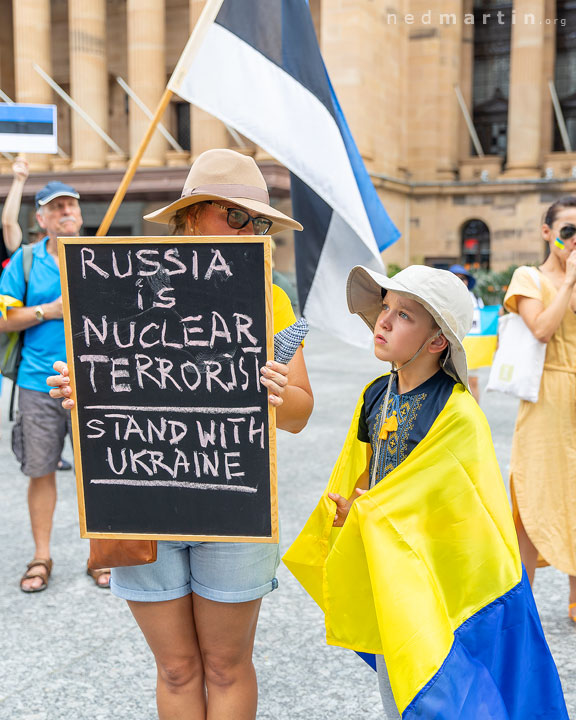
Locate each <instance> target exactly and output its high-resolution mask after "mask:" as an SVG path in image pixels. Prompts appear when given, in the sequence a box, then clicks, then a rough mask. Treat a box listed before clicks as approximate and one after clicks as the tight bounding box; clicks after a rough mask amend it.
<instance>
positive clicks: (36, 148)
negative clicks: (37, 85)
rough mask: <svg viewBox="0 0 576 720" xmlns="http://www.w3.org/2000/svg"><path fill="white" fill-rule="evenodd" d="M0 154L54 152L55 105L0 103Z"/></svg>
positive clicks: (55, 137) (55, 141)
mask: <svg viewBox="0 0 576 720" xmlns="http://www.w3.org/2000/svg"><path fill="white" fill-rule="evenodd" d="M0 151H2V152H12V153H17V152H28V153H56V152H58V145H57V130H56V105H28V104H16V103H13V104H11V105H8V104H5V103H0Z"/></svg>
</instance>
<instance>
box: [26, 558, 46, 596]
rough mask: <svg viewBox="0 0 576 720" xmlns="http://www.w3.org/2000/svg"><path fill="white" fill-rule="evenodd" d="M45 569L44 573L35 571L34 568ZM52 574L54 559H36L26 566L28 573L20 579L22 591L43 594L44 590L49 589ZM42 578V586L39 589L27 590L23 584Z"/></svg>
mask: <svg viewBox="0 0 576 720" xmlns="http://www.w3.org/2000/svg"><path fill="white" fill-rule="evenodd" d="M35 567H37V568H44V572H42V571H38V570H37V571H35V572H34V570H33V568H35ZM51 573H52V559H51V558H49V559H48V560H43V559H42V558H34V560H32V562H29V563H28V565H27V566H26V572H25V573H24V575H22V577H21V578H20V590H22V592H25V593H37V592H42V590H46V588H47V587H48V580H50V574H51ZM37 577H38V578H41V580H42V585H40V586H39V587H30V588H25V587H24V586H23V585H22V583H23V582H24V580H31V579H32V578H37Z"/></svg>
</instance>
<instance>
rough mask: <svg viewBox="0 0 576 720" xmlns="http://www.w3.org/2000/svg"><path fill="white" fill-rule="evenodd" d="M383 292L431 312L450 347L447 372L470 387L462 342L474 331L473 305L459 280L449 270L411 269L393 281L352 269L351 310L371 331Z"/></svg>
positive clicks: (358, 267) (445, 365)
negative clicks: (390, 292)
mask: <svg viewBox="0 0 576 720" xmlns="http://www.w3.org/2000/svg"><path fill="white" fill-rule="evenodd" d="M382 288H383V289H384V290H392V291H393V292H395V293H398V295H402V296H404V297H407V298H410V299H411V300H415V301H416V302H418V303H420V305H422V306H423V307H425V308H426V310H428V312H429V313H430V315H432V317H433V318H434V321H435V322H436V323H437V325H438V327H439V328H440V329H441V331H442V334H443V335H444V337H445V338H446V339H447V340H448V343H449V348H450V350H449V353H448V355H447V357H446V358H445V360H444V362H443V368H444V370H445V371H446V372H447V373H448V375H450V376H452V377H453V378H454V379H455V380H457V381H458V382H461V383H462V384H463V385H464V387H468V366H467V364H466V353H465V352H464V347H463V346H462V340H463V339H464V336H465V335H467V334H468V332H469V330H470V328H471V327H472V319H473V314H474V303H473V302H472V298H471V296H470V293H469V292H468V288H467V287H466V285H465V284H464V283H463V282H462V281H461V280H460V278H458V277H457V276H456V275H454V274H453V273H451V272H449V271H448V270H438V269H437V268H431V267H426V266H425V265H411V266H410V267H407V268H406V269H405V270H401V271H400V272H399V273H398V274H397V275H394V277H392V278H389V277H387V276H386V275H382V274H381V273H377V272H374V271H373V270H369V269H368V268H365V267H362V266H361V265H357V266H356V267H355V268H352V270H351V272H350V275H349V276H348V283H347V286H346V294H347V297H348V308H349V309H350V312H351V313H355V314H356V315H359V316H360V317H361V318H362V320H364V322H365V323H366V325H368V327H369V328H370V330H372V331H374V325H375V324H376V320H377V319H378V315H379V314H380V312H381V309H382Z"/></svg>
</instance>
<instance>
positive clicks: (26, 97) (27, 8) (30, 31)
mask: <svg viewBox="0 0 576 720" xmlns="http://www.w3.org/2000/svg"><path fill="white" fill-rule="evenodd" d="M12 11H13V21H14V59H15V67H14V74H15V80H16V83H15V84H16V88H15V89H16V98H15V100H16V102H20V103H41V104H46V105H50V104H52V103H53V102H54V97H53V95H52V90H51V88H50V86H49V85H48V84H47V83H46V82H45V81H44V80H43V79H42V78H41V77H40V75H38V73H37V72H36V71H35V70H34V67H33V65H34V63H36V64H37V65H39V66H40V67H41V68H42V69H43V70H44V71H45V72H47V73H48V74H49V75H51V74H52V59H51V55H50V40H51V34H50V0H14V2H13V4H12ZM49 157H50V156H49V155H40V154H37V155H30V157H29V163H30V169H31V170H32V171H41V170H46V169H48V167H49Z"/></svg>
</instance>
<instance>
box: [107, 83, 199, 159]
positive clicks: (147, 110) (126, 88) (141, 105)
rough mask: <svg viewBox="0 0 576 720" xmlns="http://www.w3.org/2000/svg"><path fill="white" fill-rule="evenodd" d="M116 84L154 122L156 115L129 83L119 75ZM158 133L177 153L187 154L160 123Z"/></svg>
mask: <svg viewBox="0 0 576 720" xmlns="http://www.w3.org/2000/svg"><path fill="white" fill-rule="evenodd" d="M116 82H117V83H118V85H120V87H121V88H122V90H124V92H125V93H126V95H128V97H129V98H130V99H131V100H133V101H134V103H135V104H136V105H137V106H138V107H139V108H140V110H142V112H143V113H144V115H146V117H147V118H148V120H152V118H153V117H154V113H153V112H152V111H151V110H150V108H149V107H148V106H147V105H146V104H145V103H144V102H143V101H142V100H141V99H140V98H139V97H138V95H136V93H135V92H134V90H132V88H131V87H130V85H128V83H127V82H126V81H125V80H123V79H122V78H121V77H120V76H119V75H118V76H117V77H116ZM158 132H159V133H161V134H162V135H163V136H164V137H165V138H166V140H168V142H169V143H170V145H171V146H172V147H173V148H174V150H176V151H177V152H185V150H184V148H183V147H182V146H181V145H179V144H178V142H177V140H176V139H175V138H174V136H173V135H171V134H170V133H169V132H168V130H167V129H166V128H165V127H164V125H162V123H161V122H159V123H158Z"/></svg>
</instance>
